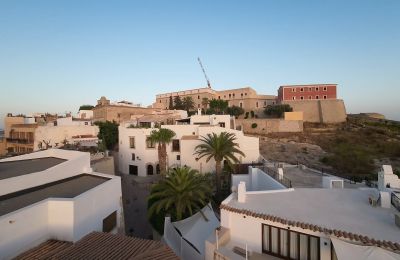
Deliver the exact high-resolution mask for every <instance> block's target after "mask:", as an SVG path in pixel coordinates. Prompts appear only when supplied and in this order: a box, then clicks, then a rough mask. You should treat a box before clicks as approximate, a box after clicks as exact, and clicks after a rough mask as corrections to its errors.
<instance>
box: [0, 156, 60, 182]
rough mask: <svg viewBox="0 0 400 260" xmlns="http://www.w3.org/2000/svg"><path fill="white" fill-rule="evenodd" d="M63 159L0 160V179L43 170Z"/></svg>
mask: <svg viewBox="0 0 400 260" xmlns="http://www.w3.org/2000/svg"><path fill="white" fill-rule="evenodd" d="M65 161H66V160H65V159H61V158H56V157H42V158H36V159H28V160H16V161H5V162H0V180H3V179H8V178H12V177H17V176H21V175H25V174H30V173H34V172H40V171H44V170H47V169H49V168H51V167H53V166H56V165H58V164H60V163H62V162H65Z"/></svg>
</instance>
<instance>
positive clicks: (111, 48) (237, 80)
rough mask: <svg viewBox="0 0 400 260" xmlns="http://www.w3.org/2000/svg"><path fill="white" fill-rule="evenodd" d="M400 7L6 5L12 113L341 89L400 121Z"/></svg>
mask: <svg viewBox="0 0 400 260" xmlns="http://www.w3.org/2000/svg"><path fill="white" fill-rule="evenodd" d="M399 14H400V1H398V0H393V1H386V0H382V1H369V0H363V1H289V0H280V1H278V0H276V1H266V0H265V1H78V0H68V1H61V0H60V1H41V0H36V1H30V0H26V1H22V0H10V1H8V0H0V90H1V92H0V127H1V126H2V124H3V116H4V114H5V113H7V112H13V113H29V112H65V111H73V112H76V110H77V109H78V107H79V105H81V104H86V103H87V104H95V103H96V100H97V99H98V98H99V97H100V96H107V97H108V98H109V99H111V100H122V99H124V100H130V101H133V102H135V103H142V104H143V105H149V104H151V103H152V102H153V100H154V99H155V94H156V93H162V92H168V91H174V90H183V89H190V88H197V87H202V86H205V84H206V82H205V79H204V77H203V74H202V72H201V69H200V67H199V65H198V63H197V60H196V59H197V57H198V56H200V57H201V59H202V61H203V64H204V65H205V67H206V71H207V73H208V76H209V78H210V80H211V83H212V85H213V87H214V88H215V89H228V88H239V87H244V86H251V87H253V88H254V89H256V90H257V91H258V92H259V93H262V94H276V92H277V89H278V87H279V86H280V85H284V84H306V83H337V84H339V90H338V91H339V92H338V94H339V97H340V98H343V99H344V100H345V103H346V107H347V110H348V112H351V113H358V112H372V111H373V112H381V113H383V114H385V115H386V116H387V117H388V118H393V119H398V120H400V113H399V112H400V104H399V100H398V99H399V96H400V95H399V94H400V64H399V63H400V29H399V28H400V15H399Z"/></svg>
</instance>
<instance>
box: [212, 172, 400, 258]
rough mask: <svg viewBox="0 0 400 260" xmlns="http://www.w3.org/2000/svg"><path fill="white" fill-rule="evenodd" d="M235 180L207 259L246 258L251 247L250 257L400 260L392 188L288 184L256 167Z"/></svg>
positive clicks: (235, 177) (398, 234)
mask: <svg viewBox="0 0 400 260" xmlns="http://www.w3.org/2000/svg"><path fill="white" fill-rule="evenodd" d="M232 183H233V184H234V185H235V184H238V185H237V189H236V191H235V192H234V193H232V194H231V195H230V196H229V197H228V198H227V199H226V200H225V201H223V203H222V204H221V206H220V208H221V229H220V230H219V231H218V242H216V236H215V235H214V236H210V237H209V238H208V240H207V241H206V248H207V250H206V251H207V253H206V259H244V255H245V254H246V248H247V255H248V256H249V257H250V258H249V259H252V257H254V259H261V258H262V257H266V255H272V256H276V257H280V258H290V259H322V260H329V259H339V260H342V259H343V260H344V259H400V223H398V222H397V221H398V220H395V219H396V216H397V217H399V211H398V210H399V209H400V208H397V209H396V207H395V204H393V202H392V205H391V203H390V196H388V194H387V192H386V191H379V190H378V189H374V188H361V189H343V188H335V187H332V188H322V189H321V188H295V189H292V188H290V189H287V188H285V187H284V186H283V185H281V184H280V183H279V182H277V181H275V180H274V179H272V178H271V177H270V176H269V175H267V174H266V173H264V172H263V171H261V170H259V169H255V168H251V167H250V169H249V174H248V175H238V176H234V177H233V182H232ZM378 198H379V200H380V202H379V203H377V204H375V203H373V202H372V201H377V200H378ZM396 223H397V224H396ZM257 257H259V258H257Z"/></svg>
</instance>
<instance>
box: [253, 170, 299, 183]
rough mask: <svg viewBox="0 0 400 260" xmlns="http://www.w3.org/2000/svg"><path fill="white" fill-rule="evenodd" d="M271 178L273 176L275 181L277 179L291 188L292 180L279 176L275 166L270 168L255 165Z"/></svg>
mask: <svg viewBox="0 0 400 260" xmlns="http://www.w3.org/2000/svg"><path fill="white" fill-rule="evenodd" d="M256 167H257V168H259V169H260V170H262V171H263V172H265V173H266V174H268V175H269V176H271V177H272V178H274V179H275V180H276V181H278V182H279V183H280V184H282V185H283V186H285V187H287V188H292V181H291V180H290V179H289V178H287V177H285V176H279V173H278V170H277V169H276V168H270V167H266V166H256Z"/></svg>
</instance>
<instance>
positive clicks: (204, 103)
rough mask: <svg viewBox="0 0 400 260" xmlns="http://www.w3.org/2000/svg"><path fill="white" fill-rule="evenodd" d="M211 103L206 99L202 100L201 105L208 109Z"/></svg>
mask: <svg viewBox="0 0 400 260" xmlns="http://www.w3.org/2000/svg"><path fill="white" fill-rule="evenodd" d="M209 103H210V101H209V100H208V98H206V97H204V98H203V99H202V100H201V105H202V106H203V108H204V109H207V106H208V104H209Z"/></svg>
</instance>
